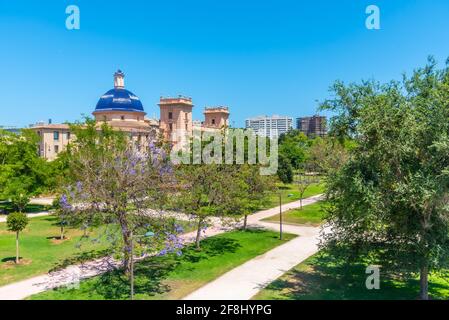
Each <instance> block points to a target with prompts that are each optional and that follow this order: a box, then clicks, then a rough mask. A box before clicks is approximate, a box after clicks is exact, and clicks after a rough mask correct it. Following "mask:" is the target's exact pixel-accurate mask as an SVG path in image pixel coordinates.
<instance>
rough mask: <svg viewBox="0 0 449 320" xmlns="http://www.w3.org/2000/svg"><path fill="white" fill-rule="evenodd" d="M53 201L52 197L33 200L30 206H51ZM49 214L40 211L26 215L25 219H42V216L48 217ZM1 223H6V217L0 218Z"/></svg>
mask: <svg viewBox="0 0 449 320" xmlns="http://www.w3.org/2000/svg"><path fill="white" fill-rule="evenodd" d="M53 200H54V198H52V197H47V198H33V199H31V200H30V203H31V204H40V205H44V206H45V205H51V204H53ZM49 214H50V212H48V211H42V212H36V213H28V214H27V217H28V218H36V217H43V216H48V215H49ZM1 222H6V216H3V215H2V216H0V223H1Z"/></svg>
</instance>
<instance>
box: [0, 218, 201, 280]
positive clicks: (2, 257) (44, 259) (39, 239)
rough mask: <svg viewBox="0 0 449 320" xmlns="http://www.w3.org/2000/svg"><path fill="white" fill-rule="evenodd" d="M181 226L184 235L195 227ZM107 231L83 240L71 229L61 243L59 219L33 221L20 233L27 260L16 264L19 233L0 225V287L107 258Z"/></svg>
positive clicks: (35, 219)
mask: <svg viewBox="0 0 449 320" xmlns="http://www.w3.org/2000/svg"><path fill="white" fill-rule="evenodd" d="M177 223H178V224H180V225H181V226H182V227H183V229H184V232H189V231H192V230H193V225H191V224H190V223H188V222H184V221H178V222H177ZM104 230H105V227H100V228H96V229H92V230H90V231H89V233H88V235H89V237H88V238H82V236H83V231H81V230H79V229H72V228H67V229H66V233H65V235H66V237H67V239H66V240H63V241H60V240H59V239H58V237H59V234H60V229H59V225H57V220H56V218H55V217H52V216H45V217H36V218H32V219H30V223H29V225H28V226H27V228H26V229H25V230H24V231H23V232H22V233H21V234H20V256H21V257H22V259H23V260H21V263H20V264H19V265H16V264H15V263H14V258H15V252H16V251H15V250H16V247H15V234H14V233H13V232H9V231H7V230H6V223H0V286H2V285H5V284H8V283H12V282H15V281H19V280H23V279H26V278H30V277H33V276H37V275H41V274H44V273H47V272H49V271H51V270H55V269H58V268H62V267H66V266H68V265H71V264H76V263H80V262H82V261H88V260H93V259H95V258H98V257H101V256H105V255H106V254H107V251H106V249H107V248H108V247H109V243H108V241H107V240H106V234H105V232H102V231H104Z"/></svg>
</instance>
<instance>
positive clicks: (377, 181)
mask: <svg viewBox="0 0 449 320" xmlns="http://www.w3.org/2000/svg"><path fill="white" fill-rule="evenodd" d="M333 90H334V92H335V96H336V98H335V99H332V100H328V101H325V102H324V103H323V105H322V108H323V109H327V110H331V111H333V112H336V113H337V116H336V117H335V118H333V119H332V130H331V132H332V133H333V134H334V135H336V136H338V137H340V138H345V137H350V138H352V139H355V141H356V146H355V148H354V149H353V150H352V151H351V154H350V157H349V160H348V161H347V162H346V163H345V164H344V165H343V167H342V168H341V169H340V170H338V171H337V172H335V173H333V174H332V175H331V177H330V178H329V179H328V182H327V189H328V190H327V197H328V200H329V203H330V206H329V207H328V210H327V211H328V217H327V219H326V220H327V221H328V222H329V223H330V224H331V227H332V231H333V232H332V233H330V234H327V236H326V241H325V243H326V245H328V246H331V247H332V246H333V247H335V248H339V247H342V246H347V247H350V248H352V250H353V252H359V251H361V252H370V253H372V254H375V255H377V257H378V259H379V261H381V263H382V265H383V266H385V267H387V266H391V267H393V268H392V270H396V271H408V272H412V273H413V272H417V273H419V274H420V297H421V299H428V297H429V296H428V275H429V272H432V271H438V270H441V269H442V268H445V267H447V266H448V263H449V193H448V191H449V121H448V119H449V68H445V69H443V70H438V69H437V67H436V63H435V62H434V61H433V59H430V60H429V64H428V65H427V66H426V67H425V68H421V69H418V70H416V71H415V72H414V73H413V75H412V76H411V77H404V80H403V81H402V82H401V83H398V82H390V83H387V84H384V85H381V84H379V83H377V82H374V81H370V82H364V83H362V84H359V85H357V84H352V85H349V86H346V85H344V84H343V83H341V82H337V83H336V84H335V85H334V87H333Z"/></svg>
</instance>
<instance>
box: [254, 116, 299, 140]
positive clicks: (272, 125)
mask: <svg viewBox="0 0 449 320" xmlns="http://www.w3.org/2000/svg"><path fill="white" fill-rule="evenodd" d="M245 127H246V128H247V129H252V130H254V132H255V133H256V134H257V135H260V136H264V137H269V138H271V139H273V138H278V137H279V136H280V135H281V134H283V133H286V132H288V131H289V130H291V129H293V118H291V117H285V116H278V115H273V116H271V117H268V116H259V117H254V118H249V119H246V121H245Z"/></svg>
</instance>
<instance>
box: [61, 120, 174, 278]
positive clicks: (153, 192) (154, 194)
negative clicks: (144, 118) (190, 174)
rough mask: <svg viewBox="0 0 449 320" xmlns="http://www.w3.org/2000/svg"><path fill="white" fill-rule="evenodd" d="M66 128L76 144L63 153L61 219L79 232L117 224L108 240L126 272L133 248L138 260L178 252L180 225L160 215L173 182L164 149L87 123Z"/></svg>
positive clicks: (108, 128) (129, 266) (102, 126)
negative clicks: (65, 172) (79, 228)
mask: <svg viewBox="0 0 449 320" xmlns="http://www.w3.org/2000/svg"><path fill="white" fill-rule="evenodd" d="M71 130H72V132H74V133H75V135H76V141H75V142H74V143H73V144H72V145H71V147H70V148H69V150H68V152H69V157H68V158H69V159H70V160H69V168H70V173H69V175H70V181H71V183H70V184H69V185H68V186H67V188H66V189H65V192H64V194H63V195H62V196H61V198H60V208H61V212H63V219H66V220H67V221H72V222H73V221H76V224H78V225H80V226H83V227H84V228H86V227H88V226H91V225H98V224H101V225H105V226H106V227H108V228H106V230H114V227H115V228H117V226H118V232H109V233H108V234H107V239H108V241H109V242H110V243H111V249H113V250H114V252H115V254H116V255H118V256H120V257H121V259H122V261H123V267H124V271H125V272H126V274H129V271H130V268H131V254H132V253H131V252H132V251H133V249H134V250H135V251H134V253H135V254H139V255H141V256H142V255H145V254H146V253H150V254H157V253H158V252H161V253H162V254H164V253H168V252H177V253H180V249H181V246H182V244H181V243H180V241H179V239H178V237H177V234H178V232H179V231H180V227H179V226H177V225H176V224H175V222H174V220H173V219H172V218H168V217H166V216H165V215H164V214H163V209H164V207H165V204H166V203H167V197H168V194H169V193H170V191H171V189H172V187H173V184H174V179H173V173H172V168H171V164H170V162H169V161H168V159H167V156H166V152H165V151H164V149H163V148H162V147H157V146H156V145H155V144H154V143H152V142H151V141H150V140H147V139H145V140H144V141H139V142H138V141H136V139H133V135H132V134H128V133H124V132H120V131H116V130H113V129H112V128H111V127H109V126H108V125H107V124H102V125H101V127H100V126H99V125H98V124H96V123H95V121H93V120H90V119H87V120H86V123H84V124H76V125H73V126H72V128H71ZM146 134H148V133H143V135H145V136H146ZM134 136H135V135H134ZM139 140H140V139H139Z"/></svg>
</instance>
